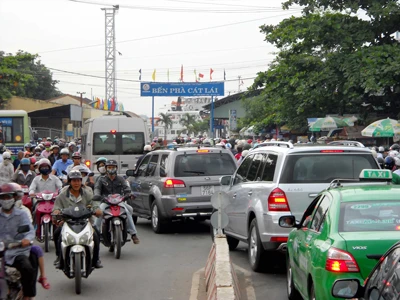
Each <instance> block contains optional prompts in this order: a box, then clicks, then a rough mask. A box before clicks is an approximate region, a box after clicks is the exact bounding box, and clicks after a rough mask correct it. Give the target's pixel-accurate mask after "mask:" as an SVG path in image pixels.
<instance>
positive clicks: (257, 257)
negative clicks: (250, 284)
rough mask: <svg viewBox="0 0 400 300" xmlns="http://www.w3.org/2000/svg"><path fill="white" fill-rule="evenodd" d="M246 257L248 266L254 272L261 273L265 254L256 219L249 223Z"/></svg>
mask: <svg viewBox="0 0 400 300" xmlns="http://www.w3.org/2000/svg"><path fill="white" fill-rule="evenodd" d="M248 245H249V249H248V256H249V262H250V266H251V268H252V269H253V271H255V272H261V271H263V268H264V266H265V264H266V262H267V260H266V253H265V251H264V248H263V246H262V244H261V240H260V234H259V232H258V227H257V219H253V220H252V221H251V224H250V227H249V239H248Z"/></svg>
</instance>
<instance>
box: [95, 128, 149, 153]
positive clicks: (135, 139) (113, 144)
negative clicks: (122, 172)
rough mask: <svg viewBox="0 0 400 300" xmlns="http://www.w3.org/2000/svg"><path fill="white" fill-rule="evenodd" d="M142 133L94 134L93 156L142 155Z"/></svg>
mask: <svg viewBox="0 0 400 300" xmlns="http://www.w3.org/2000/svg"><path fill="white" fill-rule="evenodd" d="M144 144H145V143H144V134H143V132H118V133H115V134H112V133H109V132H108V133H94V134H93V155H127V154H142V153H143V147H144Z"/></svg>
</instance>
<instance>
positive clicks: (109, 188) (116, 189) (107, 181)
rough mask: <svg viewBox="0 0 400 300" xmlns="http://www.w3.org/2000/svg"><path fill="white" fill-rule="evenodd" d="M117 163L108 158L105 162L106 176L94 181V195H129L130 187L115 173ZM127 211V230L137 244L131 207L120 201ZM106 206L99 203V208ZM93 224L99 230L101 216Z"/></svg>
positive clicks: (138, 241)
mask: <svg viewBox="0 0 400 300" xmlns="http://www.w3.org/2000/svg"><path fill="white" fill-rule="evenodd" d="M117 166H118V163H117V162H116V161H115V160H112V159H109V160H107V162H106V171H107V176H102V177H99V178H100V179H99V180H97V181H96V183H95V185H94V195H95V196H104V197H105V196H108V195H110V194H120V195H124V196H125V197H127V196H130V194H131V188H130V187H129V185H128V184H127V182H126V180H125V179H124V178H123V177H121V176H118V175H117V168H118V167H117ZM122 205H123V206H124V208H125V210H126V211H127V212H128V213H127V231H128V233H129V234H130V235H131V236H132V241H133V243H134V244H139V243H140V240H139V238H138V237H137V231H136V228H135V224H134V223H133V218H132V207H130V205H128V204H126V203H125V202H123V203H122ZM106 207H107V204H106V203H101V204H100V209H101V210H104V209H105V208H106ZM95 225H96V227H97V229H99V231H101V218H97V219H96V221H95Z"/></svg>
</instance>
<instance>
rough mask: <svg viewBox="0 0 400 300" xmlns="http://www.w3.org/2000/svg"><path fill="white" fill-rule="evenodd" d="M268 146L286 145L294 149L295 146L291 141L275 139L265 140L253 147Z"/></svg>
mask: <svg viewBox="0 0 400 300" xmlns="http://www.w3.org/2000/svg"><path fill="white" fill-rule="evenodd" d="M266 146H277V147H283V146H286V147H287V148H290V149H293V148H294V146H293V144H292V143H290V142H281V141H275V142H264V143H261V144H258V145H257V146H255V147H254V148H253V149H257V148H261V147H266Z"/></svg>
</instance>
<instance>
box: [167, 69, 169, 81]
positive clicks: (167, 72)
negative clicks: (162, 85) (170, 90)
mask: <svg viewBox="0 0 400 300" xmlns="http://www.w3.org/2000/svg"><path fill="white" fill-rule="evenodd" d="M167 77H168V82H169V69H168V71H167Z"/></svg>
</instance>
